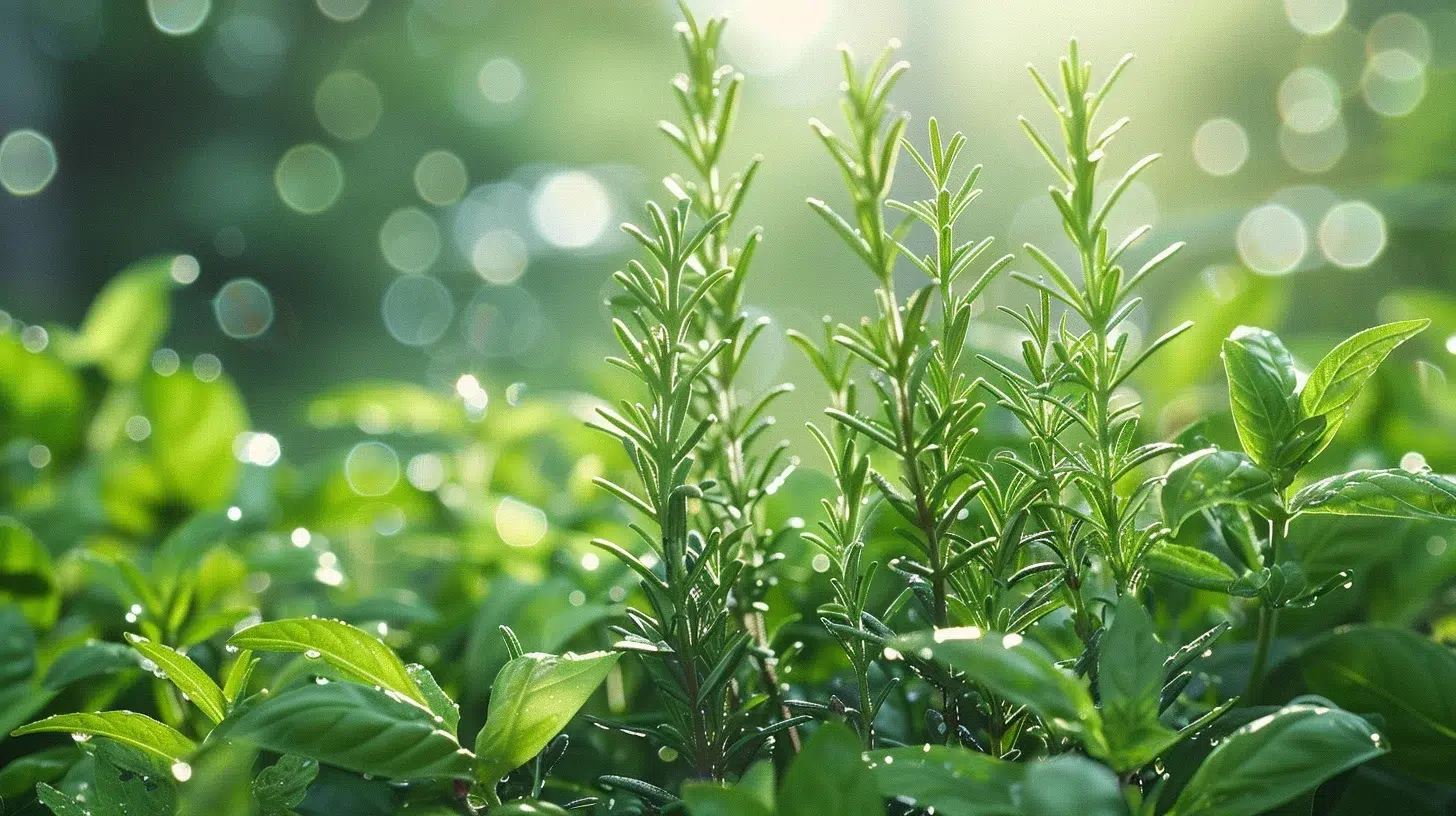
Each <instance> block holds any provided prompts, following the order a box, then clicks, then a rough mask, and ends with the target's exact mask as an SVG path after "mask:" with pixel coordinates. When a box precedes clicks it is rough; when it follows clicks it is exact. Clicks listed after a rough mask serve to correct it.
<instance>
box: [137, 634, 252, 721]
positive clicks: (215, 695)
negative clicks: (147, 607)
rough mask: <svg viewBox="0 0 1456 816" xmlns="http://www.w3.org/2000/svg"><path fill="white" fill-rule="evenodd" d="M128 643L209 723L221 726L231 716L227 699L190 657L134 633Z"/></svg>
mask: <svg viewBox="0 0 1456 816" xmlns="http://www.w3.org/2000/svg"><path fill="white" fill-rule="evenodd" d="M126 642H127V643H130V644H131V647H132V648H133V649H136V650H137V652H138V653H139V654H141V656H142V657H145V658H146V659H148V660H150V661H152V662H153V663H154V664H156V666H157V669H159V670H160V671H161V672H162V673H164V674H165V675H166V676H167V679H168V680H170V681H172V685H174V686H176V687H177V690H178V691H180V692H182V694H183V695H185V696H186V697H187V699H189V700H191V701H192V704H193V705H195V706H197V710H198V711H201V712H202V713H203V714H204V715H205V716H206V717H207V718H208V719H209V720H212V721H213V722H214V723H219V722H222V718H223V717H226V716H227V700H225V699H223V696H222V689H220V688H218V687H217V683H215V682H214V681H213V679H212V678H211V677H208V676H207V672H205V671H203V670H202V669H201V668H200V667H199V666H198V665H197V664H196V663H193V662H192V659H191V658H189V657H188V656H187V655H185V654H182V653H181V652H179V651H177V650H175V649H173V648H171V647H170V646H163V645H162V644H160V643H153V642H152V641H150V640H147V639H146V638H144V637H141V636H139V635H134V634H132V633H130V632H127V633H126Z"/></svg>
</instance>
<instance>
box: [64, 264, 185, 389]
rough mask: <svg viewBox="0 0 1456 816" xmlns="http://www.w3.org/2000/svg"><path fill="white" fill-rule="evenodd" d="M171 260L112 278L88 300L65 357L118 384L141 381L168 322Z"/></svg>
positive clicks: (132, 268) (135, 266) (135, 267)
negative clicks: (94, 368) (97, 370)
mask: <svg viewBox="0 0 1456 816" xmlns="http://www.w3.org/2000/svg"><path fill="white" fill-rule="evenodd" d="M175 260H176V256H173V255H168V256H165V257H160V258H152V259H150V260H146V261H142V262H140V263H136V264H133V265H132V266H129V267H127V268H126V269H124V270H122V271H121V273H120V274H118V275H117V276H116V277H114V278H112V279H111V282H110V283H108V284H106V288H104V289H102V290H101V294H99V295H97V296H96V299H95V300H93V301H91V308H90V309H89V310H87V312H86V317H85V319H84V320H83V321H82V323H81V329H80V331H79V332H78V333H77V335H76V337H75V338H74V340H73V341H72V342H71V343H70V344H69V349H68V356H70V357H71V358H72V360H73V361H75V362H81V363H94V364H96V365H98V366H99V367H100V368H101V370H102V371H104V372H106V376H107V377H110V378H111V379H112V380H115V381H117V382H132V381H133V380H135V379H137V378H138V377H140V376H141V375H142V373H143V372H145V371H146V370H147V364H148V362H150V360H151V359H152V351H153V350H154V349H155V348H156V347H157V344H158V343H160V342H161V341H162V337H163V335H165V334H166V333H167V326H168V325H169V324H170V323H171V318H172V308H171V291H172V276H171V268H172V263H173V262H174V261H175Z"/></svg>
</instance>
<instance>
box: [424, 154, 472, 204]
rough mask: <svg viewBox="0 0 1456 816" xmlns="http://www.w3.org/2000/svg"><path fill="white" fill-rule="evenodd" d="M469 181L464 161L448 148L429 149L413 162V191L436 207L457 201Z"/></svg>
mask: <svg viewBox="0 0 1456 816" xmlns="http://www.w3.org/2000/svg"><path fill="white" fill-rule="evenodd" d="M469 183H470V177H469V174H468V173H467V172H466V170H465V162H463V161H461V160H460V157H459V156H457V155H455V154H454V153H451V152H450V151H448V150H431V151H430V152H429V153H426V154H425V155H423V156H421V157H420V160H419V162H418V163H417V164H415V192H417V193H419V194H420V198H422V199H424V200H425V201H427V202H429V203H430V204H434V205H435V206H437V207H444V206H447V205H450V204H454V203H455V202H457V201H459V200H460V199H461V198H462V197H463V196H464V195H465V188H466V186H467V185H469Z"/></svg>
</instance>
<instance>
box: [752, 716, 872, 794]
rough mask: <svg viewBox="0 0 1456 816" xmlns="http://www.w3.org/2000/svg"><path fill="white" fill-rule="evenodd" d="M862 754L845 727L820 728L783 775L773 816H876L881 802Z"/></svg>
mask: <svg viewBox="0 0 1456 816" xmlns="http://www.w3.org/2000/svg"><path fill="white" fill-rule="evenodd" d="M862 752H863V749H862V748H861V747H860V744H859V737H856V736H855V735H854V732H853V731H850V730H849V728H848V726H845V725H843V724H841V723H825V724H824V725H822V726H820V727H819V730H818V731H817V732H815V734H814V736H813V737H810V738H809V741H808V742H807V743H805V744H804V749H803V750H802V751H800V752H799V755H798V757H797V758H796V759H795V760H794V764H793V765H791V766H789V772H788V773H787V774H786V775H785V776H784V784H783V787H781V788H780V789H779V796H778V813H779V816H818V814H821V813H833V814H836V816H882V814H883V813H884V812H885V806H884V802H883V801H882V800H881V799H880V792H879V789H878V788H877V787H876V785H875V779H874V776H873V775H872V774H871V772H870V769H869V768H868V767H867V766H866V765H865V762H864V760H863V759H862V758H861V754H862Z"/></svg>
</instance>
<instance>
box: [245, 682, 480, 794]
mask: <svg viewBox="0 0 1456 816" xmlns="http://www.w3.org/2000/svg"><path fill="white" fill-rule="evenodd" d="M228 736H230V737H233V738H237V739H243V740H247V741H248V742H251V743H253V744H254V745H257V746H258V747H259V748H264V749H266V750H269V751H276V752H278V753H280V754H297V755H299V756H304V757H310V758H312V759H316V760H318V761H319V762H326V763H328V764H330V765H337V766H338V767H340V768H344V769H347V770H351V771H355V772H357V773H365V774H374V775H376V776H385V777H390V778H392V779H439V778H450V779H469V778H470V771H471V767H472V765H473V764H474V758H473V757H472V756H471V755H470V752H469V751H466V750H465V749H463V748H461V747H460V744H459V743H458V742H456V741H455V738H454V737H452V736H450V735H449V734H447V733H445V732H444V731H442V730H440V728H439V723H437V722H436V721H435V715H433V714H431V713H430V712H429V711H426V710H425V709H423V708H421V707H419V706H417V705H414V704H412V703H409V702H405V701H403V700H400V699H398V698H397V697H396V696H391V695H390V694H389V693H388V692H384V691H379V690H376V689H374V688H371V687H369V686H363V685H359V684H357V683H348V682H337V683H333V682H331V683H325V684H323V685H308V686H304V687H302V688H299V689H295V690H293V691H286V692H283V693H282V694H279V695H278V696H276V697H273V698H270V699H267V700H264V701H263V702H261V703H258V704H257V705H255V706H253V707H252V708H249V709H248V710H247V711H246V712H245V713H244V714H243V715H242V716H240V717H238V719H237V720H236V721H234V722H233V724H232V726H231V727H230V728H229V729H228Z"/></svg>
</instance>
